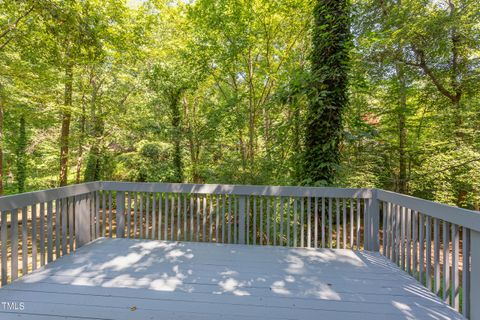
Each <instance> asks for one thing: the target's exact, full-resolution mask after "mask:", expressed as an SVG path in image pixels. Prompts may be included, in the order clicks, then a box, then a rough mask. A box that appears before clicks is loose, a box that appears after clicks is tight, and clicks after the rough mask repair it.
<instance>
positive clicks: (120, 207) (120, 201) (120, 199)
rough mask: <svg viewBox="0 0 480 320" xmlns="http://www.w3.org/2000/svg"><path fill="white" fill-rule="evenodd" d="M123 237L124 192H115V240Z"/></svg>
mask: <svg viewBox="0 0 480 320" xmlns="http://www.w3.org/2000/svg"><path fill="white" fill-rule="evenodd" d="M172 232H173V231H172ZM124 237H125V192H120V191H117V238H124Z"/></svg>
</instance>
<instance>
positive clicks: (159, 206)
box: [157, 192, 164, 240]
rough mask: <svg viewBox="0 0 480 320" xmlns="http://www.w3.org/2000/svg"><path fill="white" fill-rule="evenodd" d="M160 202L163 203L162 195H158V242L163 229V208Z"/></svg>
mask: <svg viewBox="0 0 480 320" xmlns="http://www.w3.org/2000/svg"><path fill="white" fill-rule="evenodd" d="M162 201H163V193H161V192H160V193H159V194H158V223H157V225H158V240H161V239H162V230H163V229H162V227H163V224H162V223H163V214H164V212H163V209H162V208H163V207H162Z"/></svg>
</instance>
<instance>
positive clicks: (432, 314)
mask: <svg viewBox="0 0 480 320" xmlns="http://www.w3.org/2000/svg"><path fill="white" fill-rule="evenodd" d="M0 301H17V302H24V305H25V309H24V310H17V311H15V310H1V309H0V319H57V318H62V319H314V318H321V317H325V318H326V319H463V318H462V316H461V315H459V314H458V313H457V312H455V311H454V310H453V309H451V308H450V307H448V306H447V305H446V304H444V303H443V302H442V301H441V300H440V299H438V298H437V297H436V296H435V295H434V294H432V293H431V292H429V291H428V290H427V289H425V288H424V287H423V286H421V285H420V284H419V283H418V282H417V281H416V280H415V279H414V278H412V277H410V276H409V275H407V274H406V273H404V272H403V271H401V270H400V269H398V268H397V267H396V266H395V265H394V264H392V263H391V262H389V261H388V260H386V259H384V258H383V257H382V256H381V255H379V254H377V253H371V252H361V251H351V250H335V249H297V248H281V247H268V246H243V245H217V244H208V243H185V242H165V241H150V240H133V239H98V240H96V241H95V242H93V243H90V244H88V245H86V246H84V247H82V248H80V249H79V250H77V251H76V252H74V253H72V254H69V255H66V256H64V257H62V258H60V259H58V260H56V261H55V262H53V263H50V264H48V265H46V266H44V267H42V268H40V269H38V270H36V271H35V272H33V273H32V274H30V275H28V276H25V277H22V278H20V279H18V280H16V281H14V282H13V283H11V284H10V285H8V286H5V287H3V288H2V289H0Z"/></svg>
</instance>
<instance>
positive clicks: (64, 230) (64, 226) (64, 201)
mask: <svg viewBox="0 0 480 320" xmlns="http://www.w3.org/2000/svg"><path fill="white" fill-rule="evenodd" d="M67 201H68V200H67V198H65V199H62V204H61V206H62V219H61V220H62V256H64V255H66V254H67V217H68V212H67V209H68V203H67ZM95 230H96V229H95ZM95 238H96V235H95Z"/></svg>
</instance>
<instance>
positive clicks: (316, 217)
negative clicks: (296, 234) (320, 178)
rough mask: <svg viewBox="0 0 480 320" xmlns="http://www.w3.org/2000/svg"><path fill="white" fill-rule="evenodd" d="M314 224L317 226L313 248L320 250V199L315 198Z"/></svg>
mask: <svg viewBox="0 0 480 320" xmlns="http://www.w3.org/2000/svg"><path fill="white" fill-rule="evenodd" d="M314 215H315V218H314V224H315V229H314V233H313V238H314V240H313V247H314V248H318V198H317V197H315V204H314Z"/></svg>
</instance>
